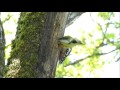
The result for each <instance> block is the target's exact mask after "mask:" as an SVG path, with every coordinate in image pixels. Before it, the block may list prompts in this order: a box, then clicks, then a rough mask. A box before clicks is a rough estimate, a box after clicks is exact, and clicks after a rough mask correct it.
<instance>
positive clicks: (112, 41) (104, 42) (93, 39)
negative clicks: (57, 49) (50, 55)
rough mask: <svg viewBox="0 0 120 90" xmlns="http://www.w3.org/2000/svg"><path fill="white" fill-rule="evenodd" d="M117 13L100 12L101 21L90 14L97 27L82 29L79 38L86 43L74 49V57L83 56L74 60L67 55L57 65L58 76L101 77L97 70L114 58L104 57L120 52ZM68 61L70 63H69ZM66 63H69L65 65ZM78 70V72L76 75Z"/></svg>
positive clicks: (119, 23)
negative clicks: (60, 63) (63, 60)
mask: <svg viewBox="0 0 120 90" xmlns="http://www.w3.org/2000/svg"><path fill="white" fill-rule="evenodd" d="M115 15H116V13H113V12H100V13H98V16H97V18H99V19H100V20H101V22H99V20H98V21H97V20H95V19H94V18H93V17H92V16H91V15H90V17H91V20H92V21H93V22H94V23H95V24H96V26H94V27H95V29H93V30H91V31H90V32H88V31H86V30H83V29H80V31H79V33H80V35H81V36H79V37H80V38H79V39H80V40H83V41H84V42H86V45H84V46H78V47H75V48H73V50H72V53H74V57H76V56H75V55H77V56H79V57H82V58H80V59H76V60H74V61H72V59H73V58H72V59H71V58H69V59H68V57H67V59H66V61H65V62H64V63H63V64H62V65H58V67H57V71H56V77H57V78H58V77H59V78H64V77H90V75H92V76H93V77H100V75H99V74H97V71H98V70H101V69H102V67H103V66H104V65H105V63H106V62H109V61H111V60H112V59H110V60H109V59H105V58H103V57H104V56H108V57H109V54H110V53H113V55H112V57H115V56H116V55H118V54H119V53H120V47H119V46H120V40H118V38H119V35H118V33H119V32H120V31H119V30H118V28H119V26H120V22H119V20H114V18H115ZM117 15H118V13H117ZM113 27H114V28H113ZM69 32H70V31H69ZM81 33H82V34H81ZM107 48H108V49H107ZM76 52H77V53H76ZM83 56H84V57H83ZM69 57H70V56H69ZM113 59H114V61H115V60H116V58H113ZM118 59H120V57H119V55H118V57H117V60H118ZM68 61H69V62H70V63H68ZM71 61H72V62H71ZM66 63H67V65H65V64H66ZM64 65H65V66H64ZM68 68H69V69H68ZM76 72H77V74H76V75H74V74H75V73H76ZM85 74H86V75H85Z"/></svg>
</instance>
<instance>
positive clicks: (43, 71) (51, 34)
mask: <svg viewBox="0 0 120 90" xmlns="http://www.w3.org/2000/svg"><path fill="white" fill-rule="evenodd" d="M67 17H68V13H66V12H64V13H60V12H59V13H58V12H54V13H48V15H47V20H46V23H45V27H44V34H43V37H42V41H41V43H42V44H41V47H40V51H39V64H38V71H39V77H40V78H41V77H42V78H45V77H47V78H49V77H51V78H53V77H55V71H56V65H57V61H58V55H59V47H58V38H60V37H62V36H63V35H64V30H65V25H66V21H67Z"/></svg>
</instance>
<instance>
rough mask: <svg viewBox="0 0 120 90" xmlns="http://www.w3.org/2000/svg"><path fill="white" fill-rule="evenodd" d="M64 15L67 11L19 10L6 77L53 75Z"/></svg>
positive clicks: (64, 22) (42, 76)
mask: <svg viewBox="0 0 120 90" xmlns="http://www.w3.org/2000/svg"><path fill="white" fill-rule="evenodd" d="M67 16H68V13H66V12H65V13H62V12H48V13H47V12H22V13H21V15H20V18H19V21H18V27H17V33H16V38H15V39H14V40H13V41H12V52H11V56H10V58H9V66H8V71H7V73H6V76H5V77H9V78H15V77H17V78H37V77H40V78H48V77H54V76H55V70H56V65H57V61H58V53H59V49H58V38H59V37H62V36H63V34H64V29H65V24H66V20H67Z"/></svg>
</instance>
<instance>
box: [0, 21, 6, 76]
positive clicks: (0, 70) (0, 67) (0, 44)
mask: <svg viewBox="0 0 120 90" xmlns="http://www.w3.org/2000/svg"><path fill="white" fill-rule="evenodd" d="M4 49H5V38H4V30H3V27H2V22H1V19H0V78H2V77H3V74H4V66H5V59H4V56H5V53H4Z"/></svg>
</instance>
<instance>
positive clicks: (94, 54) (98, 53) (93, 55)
mask: <svg viewBox="0 0 120 90" xmlns="http://www.w3.org/2000/svg"><path fill="white" fill-rule="evenodd" d="M116 50H117V48H116V49H114V50H112V51H110V52H107V53H97V54H92V55H89V56H87V57H85V58H82V59H79V60H76V61H75V62H72V63H70V64H68V65H66V66H69V65H74V64H76V63H78V62H81V61H83V60H85V59H87V58H90V57H93V56H97V55H106V54H109V53H112V52H114V51H116ZM66 66H65V67H66Z"/></svg>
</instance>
